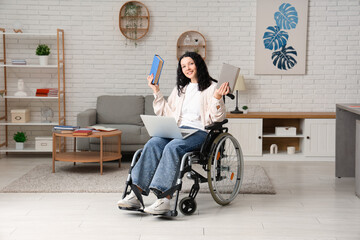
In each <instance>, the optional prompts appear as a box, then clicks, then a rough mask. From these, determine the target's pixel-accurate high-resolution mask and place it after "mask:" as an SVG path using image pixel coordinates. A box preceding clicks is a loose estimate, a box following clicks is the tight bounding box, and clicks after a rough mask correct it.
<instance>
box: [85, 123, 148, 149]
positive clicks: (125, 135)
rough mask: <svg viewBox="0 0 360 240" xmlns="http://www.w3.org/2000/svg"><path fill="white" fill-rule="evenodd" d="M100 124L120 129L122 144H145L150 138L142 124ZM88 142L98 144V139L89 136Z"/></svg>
mask: <svg viewBox="0 0 360 240" xmlns="http://www.w3.org/2000/svg"><path fill="white" fill-rule="evenodd" d="M102 126H104V127H109V128H117V129H119V130H121V131H122V134H121V144H123V145H127V144H145V143H146V142H147V141H148V140H149V139H150V136H149V134H148V133H147V131H146V129H145V127H144V126H137V125H130V124H102ZM90 143H95V144H99V139H98V138H90Z"/></svg>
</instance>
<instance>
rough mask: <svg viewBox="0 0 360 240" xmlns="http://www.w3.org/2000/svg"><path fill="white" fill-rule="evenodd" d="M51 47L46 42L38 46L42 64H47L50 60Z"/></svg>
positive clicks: (37, 52)
mask: <svg viewBox="0 0 360 240" xmlns="http://www.w3.org/2000/svg"><path fill="white" fill-rule="evenodd" d="M49 54H50V48H49V47H48V46H47V45H46V44H39V45H38V47H37V48H36V55H38V56H39V60H40V65H41V66H46V65H48V62H49Z"/></svg>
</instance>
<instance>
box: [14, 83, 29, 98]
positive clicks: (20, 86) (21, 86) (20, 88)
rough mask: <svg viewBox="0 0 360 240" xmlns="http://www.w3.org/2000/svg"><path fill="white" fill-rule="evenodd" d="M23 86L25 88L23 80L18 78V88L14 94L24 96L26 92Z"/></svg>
mask: <svg viewBox="0 0 360 240" xmlns="http://www.w3.org/2000/svg"><path fill="white" fill-rule="evenodd" d="M24 88H25V84H24V80H22V79H19V80H18V90H17V92H15V93H14V96H16V97H26V96H27V93H26V92H25V91H24Z"/></svg>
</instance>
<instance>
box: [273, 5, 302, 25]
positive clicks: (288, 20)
mask: <svg viewBox="0 0 360 240" xmlns="http://www.w3.org/2000/svg"><path fill="white" fill-rule="evenodd" d="M274 18H275V21H276V25H277V26H279V27H280V29H292V28H296V24H297V23H298V14H297V11H296V9H295V8H294V7H293V6H291V4H289V3H283V4H281V6H280V7H279V12H276V13H275V15H274Z"/></svg>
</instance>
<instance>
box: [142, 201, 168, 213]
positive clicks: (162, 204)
mask: <svg viewBox="0 0 360 240" xmlns="http://www.w3.org/2000/svg"><path fill="white" fill-rule="evenodd" d="M168 211H170V199H167V198H160V199H158V200H156V201H155V202H154V203H153V204H152V205H151V206H149V207H146V208H145V209H144V212H146V213H150V214H164V213H167V212H168Z"/></svg>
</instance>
